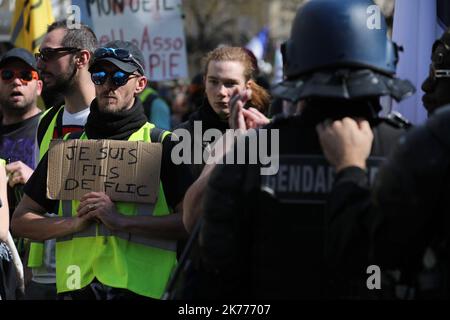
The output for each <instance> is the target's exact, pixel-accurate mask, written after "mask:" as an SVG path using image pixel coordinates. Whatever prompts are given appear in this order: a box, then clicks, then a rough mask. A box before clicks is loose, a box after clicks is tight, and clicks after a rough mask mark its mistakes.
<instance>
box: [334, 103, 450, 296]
mask: <svg viewBox="0 0 450 320" xmlns="http://www.w3.org/2000/svg"><path fill="white" fill-rule="evenodd" d="M449 169H450V107H446V108H444V109H442V110H439V111H437V112H436V114H435V115H434V116H433V117H432V118H430V119H429V120H428V122H427V123H426V125H424V126H421V127H418V128H415V129H414V130H412V131H411V132H409V133H408V135H406V136H405V137H404V138H403V139H402V140H401V141H400V143H399V144H398V146H397V148H396V149H395V152H394V153H393V154H392V155H391V156H390V157H389V161H387V163H386V165H385V166H383V167H382V169H381V170H380V173H379V175H378V177H377V180H376V183H375V186H374V188H373V190H372V192H371V190H370V188H368V185H367V179H366V175H365V173H364V171H363V170H361V169H359V168H347V169H345V170H343V171H342V172H341V173H340V174H339V176H338V177H337V179H336V184H335V186H334V188H333V191H332V193H331V196H330V199H329V202H328V208H327V221H328V224H329V226H330V235H331V237H330V239H329V240H330V241H328V248H329V252H330V253H332V255H330V258H331V259H332V261H333V262H334V264H335V265H336V266H337V267H339V268H341V269H346V268H349V266H350V265H353V266H354V265H356V264H357V263H361V262H362V261H364V260H359V261H358V260H356V259H355V258H353V257H356V256H362V255H363V253H364V251H367V252H370V255H369V256H367V259H366V260H365V262H364V263H365V264H366V265H369V264H375V265H378V266H379V267H380V268H381V271H382V272H383V271H386V270H389V269H398V270H400V271H401V275H402V278H401V279H400V282H401V283H402V284H403V285H406V286H412V287H414V289H415V291H416V296H415V298H448V296H449V289H448V288H449V284H450V283H449V280H448V267H449V266H450V264H448V261H450V260H449V258H450V255H449V252H450V251H449V249H450V248H449V245H448V238H449V230H450V221H449V215H448V214H447V213H448V212H449V210H450V201H449V199H450V197H449V196H450V194H449V190H450V170H449ZM358 243H364V244H365V245H364V246H358V245H356V244H358ZM368 244H371V245H370V246H369V245H368ZM369 249H370V250H369ZM425 253H426V254H425ZM343 261H348V262H349V263H347V264H343V263H342V262H343ZM400 298H403V297H400ZM404 298H406V297H404Z"/></svg>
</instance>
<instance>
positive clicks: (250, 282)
mask: <svg viewBox="0 0 450 320" xmlns="http://www.w3.org/2000/svg"><path fill="white" fill-rule="evenodd" d="M316 116H317V113H308V112H305V113H304V114H303V115H301V116H296V117H290V118H284V119H283V118H281V119H277V120H276V121H275V122H273V123H271V124H270V125H269V126H268V127H267V129H270V130H274V129H276V130H279V155H280V156H279V170H278V173H277V174H275V175H272V176H262V175H261V174H260V172H261V171H260V169H261V165H220V166H218V168H216V170H215V171H214V172H213V175H212V176H211V179H210V182H209V186H208V191H207V195H206V199H205V213H204V220H205V222H204V225H203V228H202V230H201V235H200V245H201V249H202V261H203V265H204V268H205V270H206V271H205V277H209V279H208V285H207V286H205V287H204V288H203V291H204V292H205V297H209V298H217V299H219V298H230V297H233V298H236V297H241V298H263V299H298V298H306V299H320V298H335V297H342V296H356V295H357V293H354V292H350V291H349V290H350V289H349V288H350V287H351V286H350V285H349V282H348V281H344V280H343V279H340V277H339V275H338V274H336V272H335V270H333V269H332V268H330V266H329V264H328V262H327V259H326V254H327V252H326V247H325V242H326V239H327V237H328V233H327V230H326V224H325V204H326V199H327V197H328V195H329V192H330V191H331V187H332V183H333V172H332V169H331V167H330V166H329V165H328V163H327V161H326V159H325V158H324V156H323V154H322V151H321V147H320V144H319V141H318V137H317V134H316V129H315V126H316V124H317V122H318V121H320V119H318V118H317V117H316ZM321 116H322V117H324V115H321ZM373 130H374V136H375V143H374V146H373V150H372V152H371V161H370V164H369V167H370V168H371V170H370V174H371V175H372V176H374V175H375V174H376V171H377V168H378V166H379V165H380V163H381V161H382V160H383V159H384V157H385V156H386V155H387V154H388V153H389V152H390V150H391V149H392V147H393V145H394V143H395V142H396V140H397V139H398V138H399V137H400V135H401V134H403V131H402V130H398V129H395V128H393V127H391V126H389V125H387V124H384V123H377V124H374V126H373ZM269 136H270V134H269ZM259 139H262V136H261V134H259ZM251 144H252V143H250V145H251ZM272 146H273V144H272ZM274 151H275V150H274ZM361 245H362V244H361ZM364 271H365V270H364ZM345 280H348V279H345ZM342 285H344V288H343V287H342ZM364 285H365V280H364Z"/></svg>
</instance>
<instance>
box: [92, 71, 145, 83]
mask: <svg viewBox="0 0 450 320" xmlns="http://www.w3.org/2000/svg"><path fill="white" fill-rule="evenodd" d="M136 77H138V75H137V74H132V73H125V72H123V71H114V72H106V71H104V70H96V71H94V72H92V73H91V79H92V82H93V83H94V84H95V85H97V86H99V85H102V84H104V83H105V82H106V80H107V79H108V78H110V79H111V81H112V83H113V84H114V85H115V86H116V87H121V86H124V85H125V84H126V83H127V82H128V80H130V79H131V78H136Z"/></svg>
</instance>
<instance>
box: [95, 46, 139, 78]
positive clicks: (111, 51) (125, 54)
mask: <svg viewBox="0 0 450 320" xmlns="http://www.w3.org/2000/svg"><path fill="white" fill-rule="evenodd" d="M106 57H113V58H116V59H118V60H121V61H130V62H133V63H135V64H136V65H137V66H138V67H139V72H140V73H142V74H143V73H144V68H143V67H142V65H141V64H140V63H139V61H137V60H136V58H134V57H133V55H132V54H131V52H130V51H128V50H126V49H122V48H106V47H103V48H98V49H97V50H95V52H94V58H95V59H99V58H106Z"/></svg>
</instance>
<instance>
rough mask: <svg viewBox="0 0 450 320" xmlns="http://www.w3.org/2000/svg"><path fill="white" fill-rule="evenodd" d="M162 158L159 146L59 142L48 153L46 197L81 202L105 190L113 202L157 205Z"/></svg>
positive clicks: (91, 141)
mask: <svg viewBox="0 0 450 320" xmlns="http://www.w3.org/2000/svg"><path fill="white" fill-rule="evenodd" d="M161 156H162V145H161V144H160V143H146V142H142V141H115V140H75V139H74V140H67V141H62V140H59V141H58V142H57V143H53V146H52V147H51V149H50V151H49V154H48V161H49V166H48V171H47V197H48V198H49V199H58V200H79V199H80V198H81V197H82V196H83V195H84V194H86V193H88V192H92V191H95V192H100V191H103V192H105V193H106V194H107V195H108V196H109V197H110V198H111V200H113V201H125V202H140V203H155V202H156V200H157V196H158V191H159V175H160V167H161Z"/></svg>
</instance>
